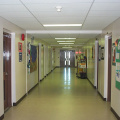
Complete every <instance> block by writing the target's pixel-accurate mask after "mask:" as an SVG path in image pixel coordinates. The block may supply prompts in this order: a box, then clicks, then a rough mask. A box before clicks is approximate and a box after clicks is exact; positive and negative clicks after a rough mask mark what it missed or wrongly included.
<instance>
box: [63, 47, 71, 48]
mask: <svg viewBox="0 0 120 120" xmlns="http://www.w3.org/2000/svg"><path fill="white" fill-rule="evenodd" d="M62 48H72V47H62Z"/></svg>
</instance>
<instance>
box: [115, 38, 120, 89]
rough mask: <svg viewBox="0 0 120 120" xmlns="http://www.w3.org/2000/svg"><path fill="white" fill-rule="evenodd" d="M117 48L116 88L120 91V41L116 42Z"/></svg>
mask: <svg viewBox="0 0 120 120" xmlns="http://www.w3.org/2000/svg"><path fill="white" fill-rule="evenodd" d="M115 46H116V77H115V80H116V88H118V89H119V90H120V39H119V40H116V41H115Z"/></svg>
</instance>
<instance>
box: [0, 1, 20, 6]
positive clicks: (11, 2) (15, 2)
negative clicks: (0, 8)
mask: <svg viewBox="0 0 120 120" xmlns="http://www.w3.org/2000/svg"><path fill="white" fill-rule="evenodd" d="M0 4H5V5H8V4H21V2H20V1H19V0H0Z"/></svg>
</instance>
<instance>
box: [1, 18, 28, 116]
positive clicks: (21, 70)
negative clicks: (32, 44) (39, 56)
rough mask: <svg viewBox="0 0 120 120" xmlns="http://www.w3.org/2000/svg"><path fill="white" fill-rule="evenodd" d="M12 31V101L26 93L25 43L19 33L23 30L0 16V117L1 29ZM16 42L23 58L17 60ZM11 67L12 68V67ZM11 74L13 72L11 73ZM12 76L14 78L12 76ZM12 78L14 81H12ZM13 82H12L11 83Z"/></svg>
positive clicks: (2, 100)
mask: <svg viewBox="0 0 120 120" xmlns="http://www.w3.org/2000/svg"><path fill="white" fill-rule="evenodd" d="M4 30H5V32H7V31H8V32H9V33H14V34H15V39H14V41H12V42H13V43H12V46H13V47H12V50H13V48H14V50H13V51H14V55H13V53H11V56H12V57H13V56H15V58H14V60H15V63H14V76H12V88H13V87H14V89H12V96H11V97H12V103H16V102H17V101H18V100H19V99H20V98H21V97H22V96H24V95H25V94H26V57H25V56H26V44H25V42H23V41H21V34H23V33H24V34H25V30H24V29H21V28H20V27H18V26H16V25H14V24H12V23H11V22H9V21H7V20H5V19H3V18H1V17H0V66H1V67H0V117H1V116H2V115H3V114H4V98H3V97H4V95H3V93H4V91H3V90H4V89H3V31H4ZM25 41H26V40H25ZM18 42H21V43H22V44H23V56H24V57H23V60H22V62H19V52H18ZM12 69H13V68H12ZM12 74H13V73H12ZM13 77H14V78H13ZM13 80H14V81H13ZM13 82H14V84H13Z"/></svg>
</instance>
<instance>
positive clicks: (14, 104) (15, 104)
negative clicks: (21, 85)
mask: <svg viewBox="0 0 120 120" xmlns="http://www.w3.org/2000/svg"><path fill="white" fill-rule="evenodd" d="M26 96H27V94H25V95H24V96H23V97H21V98H20V99H19V100H18V101H17V102H16V103H13V106H17V105H18V104H19V103H20V102H21V101H22V100H23V99H24V98H25V97H26Z"/></svg>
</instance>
